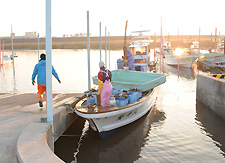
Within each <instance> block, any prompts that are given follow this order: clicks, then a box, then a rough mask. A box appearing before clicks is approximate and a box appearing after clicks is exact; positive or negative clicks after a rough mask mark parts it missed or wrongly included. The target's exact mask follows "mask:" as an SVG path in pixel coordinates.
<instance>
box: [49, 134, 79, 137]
mask: <svg viewBox="0 0 225 163" xmlns="http://www.w3.org/2000/svg"><path fill="white" fill-rule="evenodd" d="M53 136H68V137H79V136H80V135H66V134H53Z"/></svg>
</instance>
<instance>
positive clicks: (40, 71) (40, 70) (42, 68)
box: [32, 53, 61, 107]
mask: <svg viewBox="0 0 225 163" xmlns="http://www.w3.org/2000/svg"><path fill="white" fill-rule="evenodd" d="M40 58H41V59H40V60H39V63H38V64H36V65H35V67H34V71H33V74H32V84H33V85H34V83H35V77H36V75H37V89H38V92H37V93H38V99H39V106H40V107H43V97H42V95H43V94H44V93H45V92H46V60H45V59H46V55H45V54H44V53H42V54H41V56H40ZM52 74H53V75H54V77H55V78H56V79H57V80H58V82H59V83H61V81H60V80H59V76H58V74H57V73H56V71H55V69H54V67H53V66H52Z"/></svg>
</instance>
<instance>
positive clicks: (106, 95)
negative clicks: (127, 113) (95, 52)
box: [98, 61, 112, 106]
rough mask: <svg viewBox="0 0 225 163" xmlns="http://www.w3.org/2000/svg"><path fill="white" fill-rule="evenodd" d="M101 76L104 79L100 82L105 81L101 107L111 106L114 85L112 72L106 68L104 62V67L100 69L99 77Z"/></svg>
mask: <svg viewBox="0 0 225 163" xmlns="http://www.w3.org/2000/svg"><path fill="white" fill-rule="evenodd" d="M101 62H102V61H101ZM99 65H100V64H99ZM99 76H101V77H102V79H100V80H102V81H103V86H102V89H101V105H102V106H107V105H108V104H109V100H110V96H111V94H112V84H111V78H112V73H111V71H109V70H107V69H106V68H105V67H104V62H103V64H102V66H101V67H100V71H99V74H98V77H99Z"/></svg>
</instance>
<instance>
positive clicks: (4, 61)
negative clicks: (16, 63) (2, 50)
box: [0, 55, 12, 66]
mask: <svg viewBox="0 0 225 163" xmlns="http://www.w3.org/2000/svg"><path fill="white" fill-rule="evenodd" d="M11 63H12V60H11V58H10V57H8V56H7V55H4V56H3V57H2V59H1V60H0V65H1V66H3V65H9V64H11Z"/></svg>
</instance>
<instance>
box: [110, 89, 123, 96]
mask: <svg viewBox="0 0 225 163" xmlns="http://www.w3.org/2000/svg"><path fill="white" fill-rule="evenodd" d="M121 93H123V90H122V89H113V90H112V94H114V95H116V94H121Z"/></svg>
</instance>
